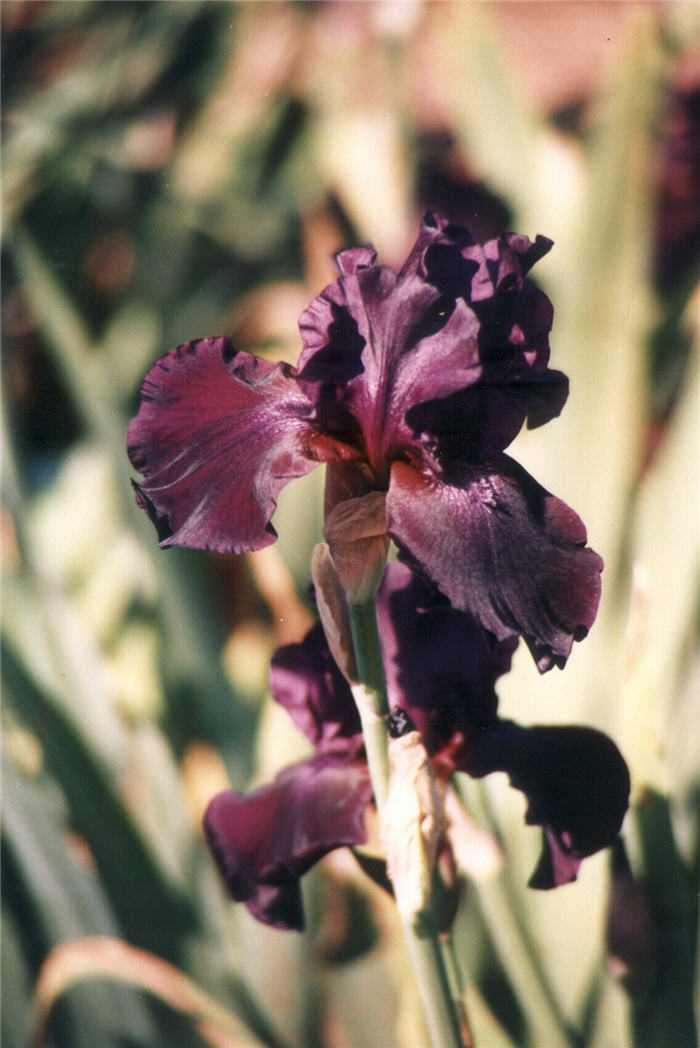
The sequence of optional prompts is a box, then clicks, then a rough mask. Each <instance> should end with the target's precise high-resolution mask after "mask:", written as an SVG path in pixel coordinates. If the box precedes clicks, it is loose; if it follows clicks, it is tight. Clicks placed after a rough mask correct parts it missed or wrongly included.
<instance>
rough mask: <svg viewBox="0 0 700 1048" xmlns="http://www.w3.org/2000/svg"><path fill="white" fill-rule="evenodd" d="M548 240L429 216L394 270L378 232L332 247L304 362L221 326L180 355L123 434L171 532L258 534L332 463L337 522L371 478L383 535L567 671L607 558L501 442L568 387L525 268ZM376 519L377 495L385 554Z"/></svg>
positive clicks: (154, 509)
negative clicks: (242, 342) (383, 258)
mask: <svg viewBox="0 0 700 1048" xmlns="http://www.w3.org/2000/svg"><path fill="white" fill-rule="evenodd" d="M550 246H551V244H550V241H548V240H546V239H545V238H543V237H538V238H537V239H536V240H535V242H534V243H533V242H531V241H530V240H528V238H527V237H524V236H519V235H517V234H508V235H506V236H503V237H500V238H498V239H497V240H491V241H488V243H486V244H483V245H481V244H476V243H475V242H474V241H473V240H472V238H471V237H470V235H469V233H468V232H467V231H466V230H464V229H460V228H458V227H456V226H452V225H450V224H449V223H448V222H447V221H446V220H445V219H443V218H440V217H438V216H435V215H432V214H427V215H426V216H425V217H424V219H423V223H422V226H421V230H420V234H419V236H418V240H417V241H416V244H415V246H414V248H413V250H412V251H411V254H410V255H409V257H408V259H407V260H406V262H405V264H404V266H403V267H402V269H401V270H400V272H398V273H396V272H394V270H392V269H390V268H388V267H385V266H379V265H377V264H376V255H375V252H374V251H373V250H372V249H371V248H369V247H364V248H355V249H352V250H349V251H344V252H343V253H342V254H340V255H339V256H338V258H337V264H338V269H339V272H340V277H339V279H338V280H336V281H334V282H333V283H332V284H330V285H329V286H328V287H327V288H326V289H325V290H324V291H323V292H322V293H321V294H320V295H319V296H318V297H317V298H316V299H314V301H313V302H312V303H311V305H310V306H309V307H308V309H307V310H306V311H305V312H304V313H303V314H302V315H301V317H300V321H299V327H300V331H301V337H302V342H303V349H302V352H301V355H300V357H299V360H298V362H297V365H296V367H291V366H290V365H288V364H283V363H282V364H277V363H271V362H270V361H266V360H262V359H259V358H257V357H254V356H252V355H250V354H248V353H246V352H242V351H237V350H235V349H234V348H233V346H232V345H231V343H230V342H229V341H228V340H227V339H225V338H209V339H201V340H197V341H193V342H189V343H186V344H185V345H182V346H179V347H178V348H177V349H174V350H172V351H171V352H170V353H168V354H167V355H166V356H165V357H163V358H162V359H161V360H160V361H158V363H157V364H155V365H154V366H153V368H151V370H150V371H149V373H148V375H147V376H146V379H145V381H144V384H143V387H142V390H141V408H140V411H139V414H138V416H137V417H136V418H135V419H133V420H132V422H131V424H130V426H129V433H128V447H129V454H130V457H131V461H132V462H133V464H134V466H135V467H136V468H137V469H138V470H139V471H140V472H141V473H142V476H143V479H142V480H141V481H140V482H139V483H137V484H136V485H135V487H136V494H137V499H138V501H139V504H140V505H141V506H142V507H143V508H144V509H145V510H146V511H147V512H148V514H149V515H150V517H151V518H152V520H153V522H154V524H155V526H156V528H157V531H158V535H159V538H160V542H161V545H163V546H170V545H180V546H189V547H195V548H200V549H211V550H218V551H222V552H229V553H230V552H234V553H240V552H243V551H248V550H257V549H261V548H262V547H263V546H266V545H268V544H269V543H271V542H273V541H274V539H275V531H274V529H273V527H272V524H271V518H272V515H273V512H274V509H275V503H276V498H277V496H278V494H279V492H280V490H281V489H282V488H283V487H284V485H285V484H287V482H288V481H289V480H291V479H293V478H294V477H299V476H302V475H303V474H305V473H308V472H309V471H310V470H311V469H313V468H314V467H315V466H316V465H318V464H319V463H322V462H323V463H326V464H327V482H326V493H327V507H326V508H327V513H328V518H329V519H330V517H331V515H332V514H333V512H334V511H336V510H337V507H338V506H339V505H340V504H342V503H343V502H345V501H348V500H351V499H362V498H363V497H365V496H367V495H368V494H376V493H378V494H379V496H380V498H381V500H382V502H383V520H382V521H381V523H380V529H381V528H382V527H383V528H384V529H385V531H384V541H386V540H387V539H388V538H391V539H393V540H394V542H395V543H396V545H397V546H398V548H399V551H400V554H401V556H402V558H403V559H404V560H405V561H406V562H407V563H409V564H411V565H412V566H413V567H414V568H415V569H417V570H418V571H420V572H421V574H423V575H424V576H425V577H426V578H428V579H429V580H431V581H432V582H433V583H434V584H435V585H436V586H437V587H438V588H439V590H440V591H441V592H442V593H443V594H444V595H445V596H446V597H447V598H448V599H449V600H450V602H451V603H452V605H453V606H454V607H455V608H459V609H460V610H462V611H467V612H469V613H470V614H472V615H473V616H474V617H475V618H476V619H477V620H478V621H479V622H480V624H481V625H482V626H483V628H484V629H485V630H487V631H488V632H489V633H490V634H491V635H492V636H493V637H494V638H495V639H496V640H499V641H500V640H504V639H506V638H508V637H514V636H522V637H524V638H525V640H526V642H527V644H528V645H529V647H530V649H531V651H532V653H533V655H534V657H535V659H536V662H537V665H538V667H539V668H540V670H542V671H544V670H547V669H549V668H550V667H552V666H553V665H557V666H563V664H564V663H565V661H566V659H567V657H568V655H569V653H570V651H571V647H572V643H573V641H574V640H580V639H581V638H582V637H583V636H585V634H586V633H587V631H588V629H589V628H590V626H591V625H592V623H593V620H594V618H595V615H596V611H597V606H598V601H599V596H600V571H601V568H602V561H601V559H600V557H599V556H598V555H597V554H596V553H594V552H593V551H592V550H590V549H588V548H586V545H585V544H586V531H585V528H584V526H583V524H582V522H581V521H580V519H579V518H578V517H577V515H576V514H575V513H574V512H573V511H572V510H571V509H569V508H568V507H567V506H566V505H564V503H563V502H561V501H560V500H559V499H557V498H555V497H554V496H553V495H550V494H549V493H548V492H547V491H545V489H544V488H542V487H541V486H540V485H539V484H538V483H537V482H536V481H535V480H533V478H532V477H531V476H529V475H528V473H526V472H525V470H524V469H522V468H521V467H520V466H519V465H518V464H517V463H516V462H515V461H513V459H511V458H510V457H508V456H507V455H506V454H505V453H504V449H505V448H506V447H507V446H508V445H509V444H510V442H511V441H512V440H513V439H514V437H515V436H516V434H517V433H518V431H519V430H520V428H521V427H522V425H523V424H524V423H525V422H527V424H528V425H529V426H539V425H541V424H542V423H545V422H547V421H549V420H550V419H552V418H553V417H554V416H556V415H557V414H558V413H559V412H560V410H561V408H562V406H563V404H564V402H565V400H566V396H567V392H568V387H567V380H566V378H565V376H564V375H562V374H561V373H560V372H557V371H552V370H550V368H549V366H548V363H549V343H548V335H549V330H550V327H551V323H552V307H551V304H550V302H549V299H548V298H547V297H546V295H545V294H544V293H543V292H542V291H540V290H538V289H537V288H536V287H535V286H534V285H533V284H532V283H531V281H530V280H529V279H528V277H527V273H528V271H529V270H530V268H531V266H532V265H533V264H534V263H535V262H536V261H537V260H538V259H539V258H541V256H542V255H543V254H545V253H546V252H547V251H548V250H549V248H550ZM377 517H378V514H377V504H376V499H375V500H374V501H373V502H372V505H371V520H372V535H371V541H372V542H373V544H374V548H375V550H379V552H381V543H382V533H381V531H380V533H379V534H378V533H377V527H376V521H377ZM379 517H380V520H381V518H382V514H381V513H380V514H379ZM353 527H354V528H355V529H356V530H357V529H358V527H359V530H362V529H361V522H360V523H359V524H358V521H357V519H355V520H354V522H353ZM336 537H337V538H338V541H342V539H341V538H340V536H338V535H337V528H336ZM368 541H369V540H368ZM331 548H333V547H331ZM341 554H342V551H341ZM339 555H340V554H339ZM339 570H342V566H341V565H339ZM375 581H378V580H375Z"/></svg>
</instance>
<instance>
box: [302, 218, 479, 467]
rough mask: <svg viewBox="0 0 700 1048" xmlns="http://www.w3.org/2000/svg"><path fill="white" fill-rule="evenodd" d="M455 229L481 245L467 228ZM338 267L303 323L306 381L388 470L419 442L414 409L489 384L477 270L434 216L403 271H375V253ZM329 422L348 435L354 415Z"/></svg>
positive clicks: (343, 260) (359, 254)
mask: <svg viewBox="0 0 700 1048" xmlns="http://www.w3.org/2000/svg"><path fill="white" fill-rule="evenodd" d="M455 232H456V233H458V234H459V235H460V237H462V238H467V239H468V241H469V243H471V238H469V236H468V234H467V233H466V231H464V230H456V231H455ZM338 263H339V268H340V271H341V274H342V275H341V277H340V278H339V279H338V280H336V281H334V282H333V283H332V284H330V285H329V286H328V287H326V288H325V289H324V291H323V292H322V293H321V294H320V295H319V296H318V297H317V298H315V299H314V300H313V302H312V303H311V304H310V306H309V307H308V309H306V310H305V311H304V312H303V313H302V315H301V317H300V318H299V328H300V332H301V336H302V340H303V343H304V349H303V351H302V353H301V356H300V358H299V365H298V366H299V377H300V381H302V382H303V383H306V382H318V383H321V384H322V385H323V386H324V387H326V388H325V391H324V393H323V394H318V393H317V394H314V396H315V398H316V399H318V400H321V401H322V402H323V403H324V405H328V404H336V405H337V406H338V413H339V414H340V409H341V408H342V410H343V411H345V412H349V413H350V414H351V415H352V417H353V418H354V419H355V420H356V423H357V425H358V426H359V429H360V430H361V432H362V434H363V438H364V446H365V448H366V450H367V455H368V458H369V460H370V463H371V465H372V466H373V467H375V469H376V470H377V472H380V473H381V469H382V464H383V463H384V462H385V461H386V460H387V458H389V457H391V455H392V454H394V453H396V452H397V450H399V449H401V448H402V447H404V446H406V445H408V444H410V443H411V442H412V439H413V437H412V433H411V430H410V427H408V426H407V424H406V422H405V415H406V412H407V411H408V410H409V409H410V408H411V407H412V406H413V405H415V404H417V403H420V402H422V401H424V400H430V399H434V398H439V397H444V396H447V395H448V394H450V393H453V392H455V391H456V390H459V389H463V388H465V387H468V386H470V385H473V384H474V382H476V381H477V380H478V378H479V374H480V365H479V360H478V353H477V340H478V332H479V324H478V321H477V318H476V316H475V314H474V312H473V311H472V309H471V308H470V307H469V305H468V304H467V301H466V294H467V291H468V280H469V276H470V274H471V273H472V272H473V271H474V270H475V268H476V265H475V264H474V263H471V262H468V261H465V259H464V258H463V257H462V256H461V254H460V252H459V250H457V248H456V247H455V246H454V244H453V243H452V239H451V236H450V235H448V234H447V233H446V232H444V230H443V228H441V227H440V226H439V225H438V224H434V225H431V224H429V223H428V222H427V221H426V220H424V223H423V226H422V228H421V232H420V235H419V237H418V241H417V243H416V246H415V247H414V249H413V251H412V253H411V255H410V256H409V259H408V261H407V263H406V264H405V265H404V267H403V269H402V270H401V272H400V273H398V274H397V273H395V272H394V271H393V270H392V269H389V268H388V267H385V266H376V265H374V264H373V263H374V253H373V252H372V251H371V249H368V248H366V249H357V250H355V251H347V252H344V253H343V254H342V255H340V256H339V259H338ZM329 386H334V387H336V391H335V396H332V395H330V393H329V391H328V387H329ZM341 387H342V388H341ZM328 424H329V426H330V428H331V429H333V430H337V431H339V432H342V430H343V427H344V426H346V425H347V418H345V419H343V420H342V421H338V420H336V421H335V422H333V421H329V423H328Z"/></svg>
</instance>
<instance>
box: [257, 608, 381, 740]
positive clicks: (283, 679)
mask: <svg viewBox="0 0 700 1048" xmlns="http://www.w3.org/2000/svg"><path fill="white" fill-rule="evenodd" d="M270 688H271V691H272V694H273V696H274V698H275V699H276V700H277V702H279V703H280V705H282V706H284V708H285V710H286V711H287V713H288V714H289V716H290V717H291V719H292V720H293V721H294V723H295V724H296V726H297V728H299V729H300V730H301V731H303V732H304V734H305V735H306V736H307V738H308V739H310V741H311V742H312V743H313V744H314V746H315V747H316V748H317V749H318V750H320V751H324V752H329V751H331V750H332V752H334V753H339V752H347V753H356V752H357V751H358V750H359V749H360V748H361V746H362V726H361V724H360V718H359V715H358V712H357V707H356V706H355V703H354V701H353V697H352V694H351V692H350V688H349V686H348V683H347V681H346V680H345V678H344V677H343V675H342V673H341V672H340V670H339V669H338V667H337V666H336V664H335V662H334V661H333V658H332V656H331V653H330V651H329V649H328V644H327V642H326V638H325V636H324V633H323V627H322V626H321V625H320V623H318V624H317V625H316V626H314V627H313V628H312V629H311V630H309V632H308V633H307V635H306V637H305V638H304V640H303V641H302V642H301V643H300V644H285V645H284V646H283V647H281V648H278V649H277V651H276V652H275V654H274V655H273V657H272V664H271V667H270Z"/></svg>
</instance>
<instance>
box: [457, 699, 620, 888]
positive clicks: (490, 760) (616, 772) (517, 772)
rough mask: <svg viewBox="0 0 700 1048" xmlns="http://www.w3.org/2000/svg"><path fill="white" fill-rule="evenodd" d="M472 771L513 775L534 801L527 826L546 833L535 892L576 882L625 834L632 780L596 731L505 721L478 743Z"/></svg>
mask: <svg viewBox="0 0 700 1048" xmlns="http://www.w3.org/2000/svg"><path fill="white" fill-rule="evenodd" d="M468 764H469V766H468V767H467V768H466V769H465V770H467V771H468V772H469V773H470V774H471V775H476V776H481V775H486V774H488V773H490V772H493V771H505V772H507V774H508V776H509V778H510V781H511V785H513V786H514V787H515V788H516V789H518V790H522V792H523V793H524V794H525V795H526V797H527V799H528V808H527V814H526V819H527V822H528V823H529V824H530V825H536V826H542V827H543V847H542V856H541V858H540V861H539V863H538V865H537V868H536V870H535V872H534V873H533V875H532V877H531V879H530V886H531V887H533V888H553V887H556V886H557V885H559V884H566V883H567V882H568V881H572V880H575V878H576V874H577V872H578V868H579V866H580V865H581V861H582V860H583V859H584V858H585V857H586V856H587V855H592V854H593V853H594V852H596V851H599V850H600V849H601V848H605V847H607V846H609V845H611V844H612V843H613V842H614V841H615V838H616V837H617V835H618V833H619V831H620V827H621V825H622V820H623V818H624V815H625V812H626V811H627V804H628V800H629V791H630V779H629V772H628V770H627V765H626V764H625V761H624V759H623V757H622V755H621V754H620V752H619V750H618V749H617V747H616V746H615V744H614V742H612V740H611V739H609V738H608V737H607V735H603V734H602V733H601V732H599V731H595V730H594V729H593V728H584V727H571V726H563V727H559V726H552V727H548V726H547V727H540V726H537V727H532V728H522V727H520V726H519V725H518V724H514V723H513V722H512V721H506V720H499V721H496V722H495V723H494V724H492V725H489V726H487V727H485V728H484V730H483V731H482V732H481V733H480V734H479V735H478V736H476V737H475V738H474V739H473V742H472V745H471V747H470V750H469V758H468Z"/></svg>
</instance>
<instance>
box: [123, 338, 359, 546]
mask: <svg viewBox="0 0 700 1048" xmlns="http://www.w3.org/2000/svg"><path fill="white" fill-rule="evenodd" d="M313 411H314V405H313V404H312V403H311V401H310V400H309V399H308V398H307V397H306V396H305V394H304V393H303V392H302V391H301V390H300V388H299V386H298V385H297V382H296V380H295V378H294V376H293V373H292V369H291V368H290V367H289V366H288V365H286V364H274V363H271V362H269V361H264V360H259V359H258V358H256V357H253V356H251V355H250V354H248V353H238V352H236V351H235V350H234V348H233V346H232V345H231V343H230V342H229V341H228V339H225V338H209V339H201V340H198V341H193V342H187V343H185V344H184V345H182V346H178V347H177V349H174V350H172V351H171V352H170V353H168V354H166V355H165V356H164V357H162V358H161V359H160V360H159V361H158V362H157V363H156V364H154V366H153V367H152V368H151V370H150V371H149V372H148V375H147V376H146V378H145V380H144V383H143V386H142V388H141V407H140V410H139V414H138V415H137V417H136V418H134V419H132V421H131V423H130V425H129V430H128V435H127V447H128V451H129V457H130V459H131V462H132V464H133V465H134V466H135V467H136V469H138V470H139V472H140V473H142V474H143V478H144V479H143V481H141V482H140V483H135V484H134V487H135V490H136V498H137V502H138V503H139V505H140V506H141V507H142V508H143V509H145V510H146V511H147V512H148V514H149V516H150V517H151V519H152V521H153V522H154V524H155V526H156V529H157V531H158V535H159V538H160V544H161V546H189V547H193V548H195V549H210V550H216V551H217V552H221V553H242V552H244V551H247V550H254V549H261V548H262V547H263V546H267V545H269V544H270V543H271V542H273V541H274V539H275V531H274V529H273V527H272V526H271V524H270V518H271V517H272V514H273V512H274V509H275V503H276V498H277V495H278V494H279V492H280V490H281V489H282V488H283V487H284V485H285V484H286V483H287V481H289V480H291V479H292V478H293V477H299V476H302V475H303V474H305V473H308V472H309V470H311V469H313V468H314V466H315V465H316V464H317V462H318V461H319V460H323V459H330V458H339V457H340V458H342V457H343V455H344V454H345V455H348V454H351V453H350V451H349V449H342V448H339V447H338V445H337V444H335V443H334V442H333V441H332V440H330V439H326V438H324V437H321V436H318V435H317V433H316V430H315V428H314V425H313V423H312V416H313Z"/></svg>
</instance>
